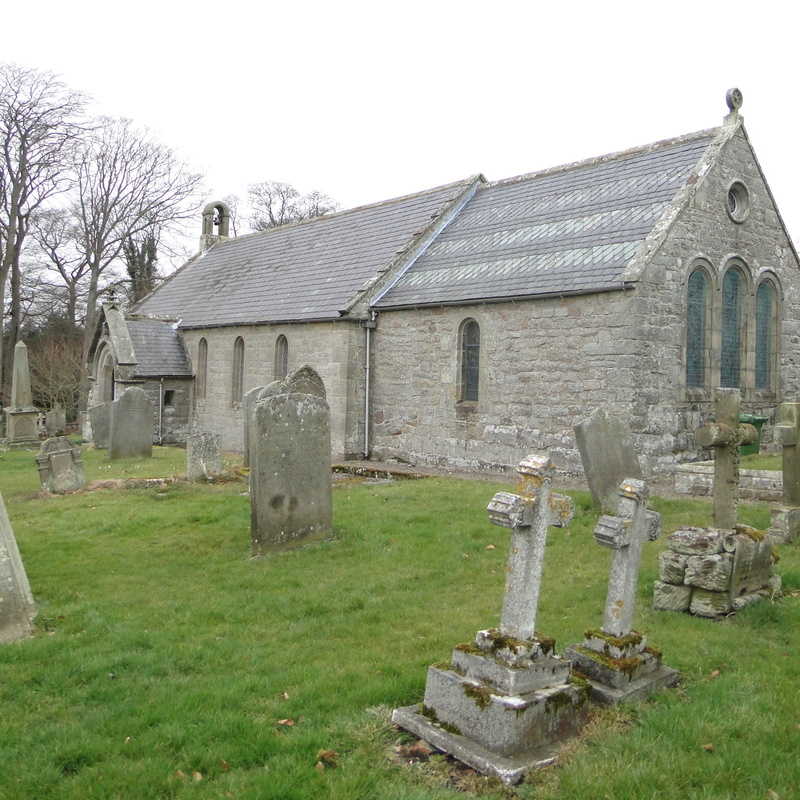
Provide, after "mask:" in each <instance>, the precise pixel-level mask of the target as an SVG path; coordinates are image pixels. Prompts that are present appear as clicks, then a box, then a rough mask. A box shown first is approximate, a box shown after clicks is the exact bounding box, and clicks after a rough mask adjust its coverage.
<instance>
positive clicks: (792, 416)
mask: <svg viewBox="0 0 800 800" xmlns="http://www.w3.org/2000/svg"><path fill="white" fill-rule="evenodd" d="M775 438H776V439H777V441H779V442H780V443H781V445H782V446H783V502H784V504H785V505H787V506H800V403H781V404H780V406H779V407H778V420H777V422H776V423H775Z"/></svg>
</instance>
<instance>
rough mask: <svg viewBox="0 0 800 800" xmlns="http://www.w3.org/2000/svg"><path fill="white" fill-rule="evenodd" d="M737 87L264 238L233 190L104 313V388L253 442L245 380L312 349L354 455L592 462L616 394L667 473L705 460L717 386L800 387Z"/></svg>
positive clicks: (576, 466)
mask: <svg viewBox="0 0 800 800" xmlns="http://www.w3.org/2000/svg"><path fill="white" fill-rule="evenodd" d="M726 99H727V103H728V109H729V113H728V114H727V116H726V117H725V118H724V120H723V123H722V125H720V126H719V127H717V128H713V129H710V130H703V131H699V132H696V133H690V134H687V135H684V136H679V137H677V138H673V139H666V140H664V141H659V142H656V143H653V144H649V145H645V146H643V147H638V148H634V149H631V150H626V151H624V152H619V153H613V154H611V155H605V156H601V157H598V158H593V159H590V160H587V161H581V162H577V163H573V164H568V165H565V166H559V167H554V168H552V169H549V170H545V171H542V172H536V173H532V174H527V175H520V176H518V177H514V178H507V179H504V180H499V181H488V180H486V179H485V178H484V177H483V176H482V175H475V176H472V177H469V178H466V179H464V180H462V181H458V182H456V183H452V184H449V185H447V186H439V187H436V188H434V189H428V190H426V191H422V192H419V193H417V194H413V195H409V196H406V197H399V198H395V199H392V200H386V201H384V202H381V203H377V204H374V205H369V206H363V207H359V208H354V209H350V210H347V211H341V212H338V213H334V214H329V215H327V216H323V217H319V218H316V219H312V220H306V221H303V222H298V223H293V224H289V225H284V226H282V227H279V228H273V229H271V230H268V231H264V232H262V233H255V234H250V235H246V236H240V237H237V238H230V237H229V236H228V224H229V211H228V209H227V208H226V206H225V204H224V203H211V204H209V206H208V207H207V208H206V209H205V211H204V212H203V231H202V236H201V242H200V251H199V252H198V253H197V255H195V256H194V257H193V258H192V259H190V260H189V261H188V262H187V263H186V264H185V265H184V266H182V267H181V268H180V269H178V270H177V271H176V272H175V273H174V274H173V275H171V276H170V277H169V278H168V279H167V280H166V281H165V282H164V283H163V284H162V285H161V286H160V287H159V288H158V289H156V290H155V291H154V292H153V293H152V294H150V295H149V296H148V297H146V298H145V299H144V300H142V301H141V302H140V303H139V304H138V305H137V306H136V307H135V308H134V309H133V310H132V313H131V314H128V315H127V316H123V315H122V314H121V312H120V311H119V310H118V309H116V308H115V307H106V308H105V309H104V314H103V317H102V319H101V322H100V325H99V328H98V335H97V337H96V346H95V347H94V348H93V350H92V354H91V359H90V365H89V369H90V373H91V374H92V376H93V377H94V384H93V390H92V401H93V402H96V401H100V399H101V397H110V396H113V395H114V393H115V391H117V390H116V389H115V388H114V387H115V386H117V385H118V384H125V383H126V382H130V381H131V380H134V381H136V380H143V381H145V382H146V386H148V387H150V390H152V391H153V392H156V391H157V392H159V393H160V394H159V397H158V398H154V406H155V407H156V408H160V409H161V410H162V417H161V421H160V422H159V420H154V438H155V436H156V433H157V432H158V431H157V428H156V426H157V425H160V435H161V437H162V438H164V430H165V428H164V416H163V412H164V410H165V409H167V408H170V407H172V408H173V409H174V411H173V414H172V418H173V419H174V420H176V421H175V423H174V425H173V428H174V436H173V438H175V439H177V440H180V439H181V437H182V436H183V435H184V431H185V428H186V426H187V425H189V422H190V419H194V420H196V423H197V425H198V426H199V427H200V428H202V429H205V430H210V431H213V432H217V433H220V434H221V435H222V440H223V447H224V448H226V449H229V450H237V449H241V447H242V407H241V402H242V397H243V395H244V393H245V392H247V391H248V390H249V389H251V388H253V387H255V386H259V385H265V384H267V383H269V382H270V381H273V380H276V379H278V378H282V377H284V376H285V375H286V373H287V371H289V370H292V369H294V368H296V367H298V366H300V365H302V364H309V365H311V366H312V367H313V368H314V369H315V370H316V371H317V372H318V373H319V375H320V376H321V377H322V379H323V381H324V383H325V388H326V392H327V397H328V402H329V403H330V407H331V437H332V446H333V453H332V456H333V458H336V459H339V458H364V457H371V458H377V459H390V458H393V459H398V460H401V461H408V462H413V463H419V464H437V465H451V466H454V467H460V468H469V469H481V468H497V467H510V466H513V465H514V464H516V462H517V461H518V460H519V456H520V454H521V453H527V452H531V451H535V450H548V451H549V452H550V453H551V455H552V457H553V460H554V462H555V465H556V467H558V468H560V469H565V470H569V471H573V472H579V471H580V468H581V467H580V456H579V454H578V450H577V447H576V444H575V439H574V435H573V430H572V429H573V426H574V425H575V424H576V423H577V422H578V421H580V420H582V419H583V418H585V417H586V416H588V414H589V413H590V412H591V411H592V410H594V409H595V408H598V407H602V408H604V409H605V410H606V411H608V412H609V413H612V414H614V415H616V416H618V417H620V418H621V419H623V420H624V421H625V423H626V425H627V426H629V428H630V431H631V434H632V438H633V440H634V441H635V443H636V447H637V449H638V451H639V453H640V456H641V461H642V465H643V467H645V468H646V469H647V471H648V472H656V471H665V470H668V469H670V467H671V466H672V465H674V464H675V463H677V462H682V461H687V460H693V459H696V458H697V457H698V455H699V453H698V450H697V447H696V444H695V441H694V435H693V431H694V430H695V429H696V428H697V427H698V426H699V425H700V424H701V422H703V421H704V420H705V419H706V418H707V417H708V415H709V414H710V413H711V412H712V406H711V398H712V389H713V388H714V387H717V386H723V387H737V388H739V389H741V392H742V400H743V410H745V411H748V412H753V413H759V414H764V415H766V416H771V415H772V414H773V412H774V410H775V408H776V406H777V404H778V403H779V402H781V400H783V399H796V398H797V397H798V396H799V395H800V391H799V390H800V349H799V348H798V336H800V313H799V312H800V309H799V308H798V304H799V303H800V294H799V292H800V273H799V272H798V266H799V264H798V257H797V252H796V251H795V249H794V246H793V244H792V242H791V239H790V237H789V234H788V232H787V231H786V228H785V226H784V224H783V221H782V219H781V215H780V212H779V210H778V209H777V207H776V205H775V202H774V200H773V197H772V194H771V192H770V189H769V186H768V184H767V182H766V179H765V177H764V175H763V173H762V171H761V168H760V166H759V163H758V160H757V158H756V156H755V153H754V151H753V148H752V146H751V144H750V140H749V138H748V135H747V132H746V130H745V127H744V123H743V118H742V116H741V114H740V111H739V108H740V106H741V100H742V98H741V93H740V92H739V91H738V90H735V89H734V90H731V91H729V92H728V95H727V98H726ZM104 326H105V327H104ZM126 326H127V328H128V332H129V339H130V341H131V343H132V344H133V348H132V349H133V350H134V352H135V356H136V358H137V359H138V361H137V364H138V365H132V363H131V359H132V356H131V354H130V352H129V351H128V350H126V349H125V348H126V347H127V344H124V342H125V340H124V337H123V336H121V335H117V334H115V332H114V331H115V329H122V328H123V327H126ZM139 331H141V333H140V332H139ZM115 337H116V338H115ZM120 342H122V343H123V344H124V346H122V345H121V344H120ZM143 364H144V365H146V367H145V368H143V366H142V365H143ZM156 400H158V402H156Z"/></svg>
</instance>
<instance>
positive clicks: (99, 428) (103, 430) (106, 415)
mask: <svg viewBox="0 0 800 800" xmlns="http://www.w3.org/2000/svg"><path fill="white" fill-rule="evenodd" d="M89 420H90V422H91V427H92V441H93V442H94V446H95V447H96V448H97V449H98V450H105V449H107V448H108V437H109V435H110V433H111V403H110V402H108V403H100V404H98V405H96V406H92V407H91V408H90V409H89Z"/></svg>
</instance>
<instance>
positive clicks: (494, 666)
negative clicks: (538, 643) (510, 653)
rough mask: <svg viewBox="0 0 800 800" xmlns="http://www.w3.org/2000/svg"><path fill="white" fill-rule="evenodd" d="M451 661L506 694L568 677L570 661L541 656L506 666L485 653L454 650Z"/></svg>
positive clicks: (562, 681) (562, 680)
mask: <svg viewBox="0 0 800 800" xmlns="http://www.w3.org/2000/svg"><path fill="white" fill-rule="evenodd" d="M451 663H452V665H453V667H454V668H456V669H457V671H459V672H461V673H463V674H464V675H465V676H466V677H468V678H473V679H475V680H478V681H481V682H482V683H485V684H487V685H489V686H492V687H494V688H495V689H497V690H498V691H501V692H504V693H505V694H523V693H526V692H532V691H535V690H536V689H544V688H545V687H547V686H553V685H556V684H560V683H566V681H567V678H569V669H570V666H569V661H565V660H564V659H562V658H559V657H558V656H541V657H540V658H538V659H536V660H535V661H533V662H532V663H531V664H530V665H529V666H527V667H509V666H508V665H506V664H503V663H501V662H498V661H497V660H496V659H494V658H492V657H491V656H489V655H486V654H484V653H480V654H476V653H472V652H469V651H466V650H459V649H458V648H456V649H455V650H453V654H452V657H451Z"/></svg>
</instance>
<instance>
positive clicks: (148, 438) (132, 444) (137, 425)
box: [108, 386, 153, 459]
mask: <svg viewBox="0 0 800 800" xmlns="http://www.w3.org/2000/svg"><path fill="white" fill-rule="evenodd" d="M152 455H153V404H152V403H151V402H150V398H149V397H148V396H147V394H146V393H145V391H144V389H140V388H139V387H138V386H131V387H129V388H128V389H126V390H125V391H124V392H123V393H122V395H120V397H119V398H118V399H117V400H114V401H113V402H112V403H111V427H110V433H109V440H108V456H109V458H111V459H117V458H150V457H151V456H152Z"/></svg>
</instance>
